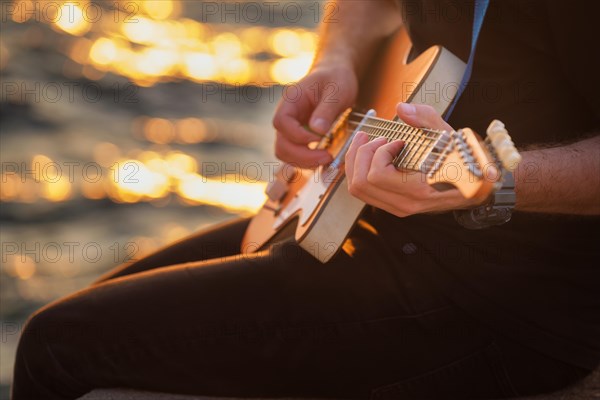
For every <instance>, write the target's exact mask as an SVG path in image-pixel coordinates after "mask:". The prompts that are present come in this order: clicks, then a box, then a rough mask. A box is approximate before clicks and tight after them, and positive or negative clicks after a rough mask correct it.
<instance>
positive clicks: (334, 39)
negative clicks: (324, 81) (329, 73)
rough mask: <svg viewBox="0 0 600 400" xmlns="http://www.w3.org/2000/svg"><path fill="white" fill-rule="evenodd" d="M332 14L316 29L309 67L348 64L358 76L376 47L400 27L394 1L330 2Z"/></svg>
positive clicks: (355, 0)
mask: <svg viewBox="0 0 600 400" xmlns="http://www.w3.org/2000/svg"><path fill="white" fill-rule="evenodd" d="M329 4H332V5H331V6H329V5H328V7H330V9H332V10H335V14H332V15H331V18H329V20H327V21H323V23H322V24H321V27H320V36H321V38H320V42H319V49H318V51H317V55H316V57H315V62H314V64H313V68H315V67H317V66H319V65H322V64H327V63H348V64H349V65H350V66H351V67H352V68H354V70H355V71H356V73H357V76H359V77H360V76H361V75H362V74H363V73H364V71H365V70H366V69H367V66H368V64H369V61H370V60H371V58H372V56H373V55H374V54H375V51H376V50H377V47H378V44H379V43H381V41H382V40H383V39H385V38H386V37H388V36H389V35H390V34H392V33H393V32H394V31H395V30H396V29H398V28H399V27H400V26H401V24H402V18H401V15H400V11H399V7H398V6H397V3H396V1H395V0H331V1H329Z"/></svg>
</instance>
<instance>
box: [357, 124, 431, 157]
mask: <svg viewBox="0 0 600 400" xmlns="http://www.w3.org/2000/svg"><path fill="white" fill-rule="evenodd" d="M348 123H350V124H354V125H356V126H358V125H360V123H358V122H355V121H348ZM407 126H410V125H407ZM362 127H366V128H373V129H374V130H381V131H387V132H391V133H394V134H397V133H400V136H402V135H404V133H403V132H398V131H395V130H393V129H390V128H380V127H377V126H375V125H369V124H362ZM413 129H419V128H413ZM365 133H367V135H369V136H370V137H371V138H374V137H386V138H388V139H391V137H388V136H385V135H381V134H378V133H369V132H366V131H365ZM415 137H417V139H416V140H409V138H415ZM395 139H398V140H402V141H403V142H404V143H405V144H406V145H407V146H408V145H412V146H414V145H423V144H425V143H424V140H430V142H429V143H427V147H429V148H431V147H432V146H433V144H434V143H433V142H432V141H434V140H437V139H438V138H431V137H426V136H424V135H419V134H418V133H411V134H408V135H405V137H404V138H402V137H397V138H395ZM405 148H406V147H405ZM431 154H434V155H439V154H441V152H439V151H435V150H434V149H433V148H432V149H431Z"/></svg>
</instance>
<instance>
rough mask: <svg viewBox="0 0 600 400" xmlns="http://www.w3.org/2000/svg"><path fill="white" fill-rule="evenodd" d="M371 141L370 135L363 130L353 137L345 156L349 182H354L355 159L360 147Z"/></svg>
mask: <svg viewBox="0 0 600 400" xmlns="http://www.w3.org/2000/svg"><path fill="white" fill-rule="evenodd" d="M368 141H369V136H368V135H367V134H366V133H365V132H362V131H359V132H356V134H355V135H354V138H353V139H352V143H350V147H349V148H348V151H347V152H346V156H345V161H344V163H345V168H346V179H348V184H349V185H350V184H352V176H353V174H354V160H355V159H356V152H357V150H358V148H359V147H360V146H362V145H364V144H365V143H367V142H368Z"/></svg>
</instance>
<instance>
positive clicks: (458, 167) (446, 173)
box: [427, 120, 521, 201]
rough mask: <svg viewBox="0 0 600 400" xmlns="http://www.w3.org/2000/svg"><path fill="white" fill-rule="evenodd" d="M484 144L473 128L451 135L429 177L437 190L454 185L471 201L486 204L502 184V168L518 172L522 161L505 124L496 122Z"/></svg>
mask: <svg viewBox="0 0 600 400" xmlns="http://www.w3.org/2000/svg"><path fill="white" fill-rule="evenodd" d="M487 134H488V137H487V138H486V140H485V141H482V140H481V139H480V138H479V136H478V135H477V134H476V133H475V132H473V131H472V130H471V129H470V128H464V129H460V130H458V131H453V132H450V133H448V139H447V145H446V147H445V149H444V150H443V151H442V152H441V154H440V157H439V158H438V160H437V161H436V163H435V165H434V166H433V167H432V168H431V169H430V170H429V172H428V174H427V183H429V184H430V185H432V186H434V187H436V186H437V187H439V186H440V185H442V186H443V185H452V186H454V187H455V188H456V189H458V190H459V191H460V192H461V194H462V195H463V196H464V197H465V198H468V199H478V200H481V201H483V200H485V199H486V198H487V197H489V196H490V195H491V194H492V193H493V192H494V191H495V190H496V189H497V188H498V186H501V182H502V168H505V169H506V170H509V171H514V170H515V169H516V167H517V165H518V163H519V162H520V161H521V155H520V154H519V153H518V151H517V150H516V148H515V146H514V143H513V142H512V140H511V138H510V136H509V135H508V132H507V131H506V129H505V127H504V124H503V123H502V122H500V121H498V120H494V121H492V123H491V124H490V126H489V127H488V129H487Z"/></svg>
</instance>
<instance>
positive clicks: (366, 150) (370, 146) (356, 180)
mask: <svg viewBox="0 0 600 400" xmlns="http://www.w3.org/2000/svg"><path fill="white" fill-rule="evenodd" d="M385 143H387V138H384V137H379V138H377V139H375V140H373V141H371V142H369V143H367V144H364V145H362V146H360V147H359V148H358V150H357V152H356V157H355V159H354V170H353V173H352V183H353V185H359V187H358V188H359V190H360V189H365V188H364V187H362V188H361V186H363V185H368V181H367V175H368V173H369V170H370V169H371V162H372V160H373V156H374V155H375V151H376V150H377V149H378V148H379V147H381V146H383V145H384V144H385Z"/></svg>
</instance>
